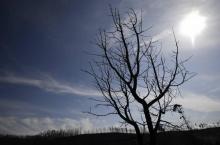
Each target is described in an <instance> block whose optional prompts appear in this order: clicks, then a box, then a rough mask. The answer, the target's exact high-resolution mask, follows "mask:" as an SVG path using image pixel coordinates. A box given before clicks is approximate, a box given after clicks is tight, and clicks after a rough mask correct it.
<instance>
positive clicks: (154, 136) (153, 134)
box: [150, 131, 157, 145]
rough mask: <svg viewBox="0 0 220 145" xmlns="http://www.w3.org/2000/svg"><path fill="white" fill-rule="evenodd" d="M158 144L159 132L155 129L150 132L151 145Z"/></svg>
mask: <svg viewBox="0 0 220 145" xmlns="http://www.w3.org/2000/svg"><path fill="white" fill-rule="evenodd" d="M156 144H157V132H155V131H153V132H150V145H156Z"/></svg>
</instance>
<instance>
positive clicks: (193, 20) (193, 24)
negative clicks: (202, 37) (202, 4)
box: [180, 11, 206, 44]
mask: <svg viewBox="0 0 220 145" xmlns="http://www.w3.org/2000/svg"><path fill="white" fill-rule="evenodd" d="M205 26H206V18H205V17H204V16H201V15H199V11H192V12H191V13H189V14H188V15H186V16H185V17H184V19H183V20H182V21H181V23H180V31H181V33H182V34H183V35H185V36H188V37H190V39H191V41H192V44H194V41H195V38H196V36H198V35H199V34H201V32H202V30H203V29H204V28H205Z"/></svg>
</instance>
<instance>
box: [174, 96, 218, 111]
mask: <svg viewBox="0 0 220 145" xmlns="http://www.w3.org/2000/svg"><path fill="white" fill-rule="evenodd" d="M184 96H186V97H184V98H180V97H179V98H177V99H176V100H175V102H176V103H179V104H181V105H183V107H184V108H187V109H191V110H194V111H199V112H215V111H220V100H217V99H212V98H211V97H210V96H205V95H199V94H195V93H185V94H184Z"/></svg>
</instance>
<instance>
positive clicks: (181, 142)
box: [0, 128, 220, 145]
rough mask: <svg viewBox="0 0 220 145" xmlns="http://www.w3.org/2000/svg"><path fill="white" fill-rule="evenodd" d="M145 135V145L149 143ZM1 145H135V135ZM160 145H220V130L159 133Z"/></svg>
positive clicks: (13, 140) (16, 140)
mask: <svg viewBox="0 0 220 145" xmlns="http://www.w3.org/2000/svg"><path fill="white" fill-rule="evenodd" d="M147 136H148V135H147V134H146V135H145V143H146V142H147V141H148V140H147V139H148V137H147ZM0 144H1V145H135V144H136V140H135V134H125V133H100V134H83V135H76V136H71V137H65V136H47V137H45V136H27V137H17V136H1V137H0ZM158 145H220V128H209V129H204V130H193V131H170V132H163V133H159V137H158Z"/></svg>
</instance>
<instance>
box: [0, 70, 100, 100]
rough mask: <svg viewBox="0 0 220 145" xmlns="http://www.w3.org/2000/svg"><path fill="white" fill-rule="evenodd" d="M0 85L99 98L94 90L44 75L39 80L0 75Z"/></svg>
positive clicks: (98, 94) (7, 74)
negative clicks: (21, 86) (30, 87)
mask: <svg viewBox="0 0 220 145" xmlns="http://www.w3.org/2000/svg"><path fill="white" fill-rule="evenodd" d="M0 83H7V84H14V85H27V86H32V87H37V88H40V89H42V90H45V91H48V92H53V93H61V94H72V95H80V96H101V94H100V93H99V92H98V91H96V90H93V89H90V88H86V87H84V86H81V87H79V86H74V85H72V84H68V83H65V82H62V81H58V80H56V79H55V78H53V77H51V76H49V75H45V76H43V77H42V76H41V78H29V77H23V76H18V75H14V74H9V73H6V74H4V75H0Z"/></svg>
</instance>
